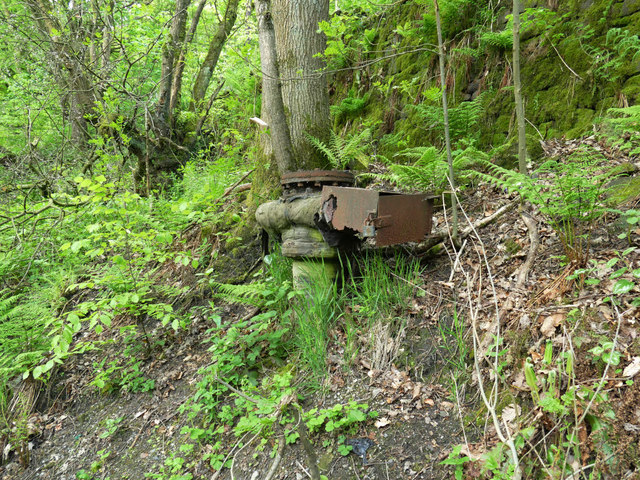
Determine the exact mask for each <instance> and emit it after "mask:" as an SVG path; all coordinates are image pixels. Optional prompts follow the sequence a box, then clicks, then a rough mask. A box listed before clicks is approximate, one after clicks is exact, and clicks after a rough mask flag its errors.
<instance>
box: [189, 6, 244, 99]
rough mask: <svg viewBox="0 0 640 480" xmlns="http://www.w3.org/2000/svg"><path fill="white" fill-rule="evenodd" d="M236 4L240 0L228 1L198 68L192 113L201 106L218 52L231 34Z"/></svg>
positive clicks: (234, 21)
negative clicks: (205, 54) (222, 17)
mask: <svg viewBox="0 0 640 480" xmlns="http://www.w3.org/2000/svg"><path fill="white" fill-rule="evenodd" d="M238 3H240V0H229V2H228V3H227V8H226V10H225V12H224V19H223V20H222V21H221V22H220V24H219V25H218V29H217V31H216V33H215V35H214V36H213V38H212V39H211V43H210V44H209V50H208V51H207V56H206V58H205V60H204V62H203V63H202V66H201V67H200V71H199V72H198V76H197V77H196V81H195V83H194V85H193V100H192V104H191V110H192V111H198V110H199V109H200V108H202V106H203V101H204V97H205V96H206V94H207V88H208V87H209V83H210V82H211V76H212V75H213V70H214V69H215V68H216V65H217V64H218V58H220V52H222V47H224V44H225V42H226V40H227V37H228V36H229V34H230V33H231V29H232V28H233V26H234V24H235V23H236V17H237V16H238Z"/></svg>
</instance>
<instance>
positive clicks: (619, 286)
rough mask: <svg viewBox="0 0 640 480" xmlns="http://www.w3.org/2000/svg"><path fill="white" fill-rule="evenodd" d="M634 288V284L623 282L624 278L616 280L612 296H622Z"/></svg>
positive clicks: (627, 281)
mask: <svg viewBox="0 0 640 480" xmlns="http://www.w3.org/2000/svg"><path fill="white" fill-rule="evenodd" d="M634 286H635V283H633V282H630V281H629V280H625V279H624V278H623V279H621V280H618V281H617V282H616V284H615V285H614V286H613V294H614V295H623V294H625V293H627V292H629V291H631V289H632V288H633V287H634Z"/></svg>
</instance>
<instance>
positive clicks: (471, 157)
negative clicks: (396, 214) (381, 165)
mask: <svg viewBox="0 0 640 480" xmlns="http://www.w3.org/2000/svg"><path fill="white" fill-rule="evenodd" d="M396 156H399V157H404V158H407V159H410V160H414V163H413V164H411V165H404V164H399V163H395V164H391V165H390V166H389V173H387V174H377V179H379V180H385V181H389V182H391V183H394V184H396V185H398V186H399V187H401V188H408V189H410V190H417V191H428V192H433V193H441V192H442V191H444V190H447V189H448V184H449V179H448V175H449V164H448V163H447V158H446V154H445V153H444V152H442V151H439V150H438V149H437V148H435V147H433V146H429V147H413V148H407V149H405V150H402V151H401V152H399V153H398V154H396ZM478 158H482V159H488V155H487V154H485V153H483V152H480V151H479V150H476V149H475V148H473V147H467V148H465V149H464V150H456V151H454V152H452V159H453V171H454V175H455V176H456V179H457V180H464V179H466V178H468V176H469V167H471V166H472V165H473V164H474V163H475V162H476V160H477V159H478ZM459 183H460V182H459ZM462 183H464V182H462Z"/></svg>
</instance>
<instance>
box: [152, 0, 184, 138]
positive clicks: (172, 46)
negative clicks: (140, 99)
mask: <svg viewBox="0 0 640 480" xmlns="http://www.w3.org/2000/svg"><path fill="white" fill-rule="evenodd" d="M190 3H191V0H178V1H177V2H176V11H175V14H174V15H173V19H172V21H171V28H170V29H169V37H168V39H167V42H166V43H165V44H164V46H163V47H162V69H161V73H160V89H159V92H158V103H157V105H156V109H157V110H156V111H157V114H158V117H159V118H158V120H160V122H161V129H162V130H163V132H162V133H163V135H166V136H168V128H169V125H170V122H169V106H170V104H171V90H172V88H171V87H172V83H173V73H174V69H175V66H176V58H177V57H178V55H179V53H180V50H181V49H182V42H183V41H184V37H185V30H186V23H187V9H188V8H189V4H190Z"/></svg>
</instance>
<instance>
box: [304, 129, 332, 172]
mask: <svg viewBox="0 0 640 480" xmlns="http://www.w3.org/2000/svg"><path fill="white" fill-rule="evenodd" d="M305 135H306V136H307V139H309V142H310V143H311V145H313V146H314V147H316V149H318V150H319V151H320V152H321V153H323V154H324V155H325V156H326V157H327V159H328V160H329V163H331V165H332V166H334V165H336V164H337V163H339V162H338V159H337V158H336V157H335V155H334V154H333V150H332V149H331V148H330V146H328V145H327V144H325V143H324V142H323V141H322V140H320V139H319V138H316V137H314V136H313V135H309V134H308V133H305Z"/></svg>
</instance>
